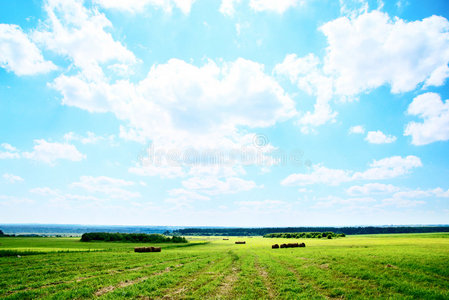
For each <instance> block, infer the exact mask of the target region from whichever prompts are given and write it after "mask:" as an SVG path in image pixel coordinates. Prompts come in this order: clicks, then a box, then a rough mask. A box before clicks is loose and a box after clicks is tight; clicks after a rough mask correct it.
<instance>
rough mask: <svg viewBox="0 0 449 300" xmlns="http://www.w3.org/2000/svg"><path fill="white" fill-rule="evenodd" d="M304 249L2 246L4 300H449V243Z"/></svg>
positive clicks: (20, 242)
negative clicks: (147, 249) (147, 250)
mask: <svg viewBox="0 0 449 300" xmlns="http://www.w3.org/2000/svg"><path fill="white" fill-rule="evenodd" d="M237 240H246V242H247V243H246V244H245V245H236V244H234V242H235V241H237ZM297 241H298V242H305V243H306V247H305V248H288V249H271V244H275V243H277V244H280V243H288V242H293V241H292V239H278V238H273V239H270V238H261V237H252V238H242V237H239V238H232V237H231V238H229V240H226V241H225V240H223V239H222V237H194V238H191V239H190V243H189V244H187V245H186V244H159V245H158V244H152V246H158V247H159V246H160V247H162V252H160V253H134V252H133V247H139V246H148V244H147V245H145V244H140V243H138V244H130V243H117V242H89V243H82V242H79V238H0V298H6V299H34V298H47V299H65V298H80V299H86V298H97V297H98V298H107V299H117V298H118V299H125V298H126V299H129V298H143V299H162V298H166V299H168V298H170V299H173V298H174V299H177V298H183V299H186V298H187V299H195V298H196V299H204V298H208V299H230V298H239V299H279V298H281V299H292V298H293V299H298V298H304V299H326V298H350V299H366V298H393V299H449V234H448V233H431V234H394V235H366V236H348V237H346V238H338V239H332V240H327V239H318V240H317V239H300V240H297ZM295 242H296V240H295ZM29 254H33V255H29ZM17 255H19V256H20V257H18V256H17Z"/></svg>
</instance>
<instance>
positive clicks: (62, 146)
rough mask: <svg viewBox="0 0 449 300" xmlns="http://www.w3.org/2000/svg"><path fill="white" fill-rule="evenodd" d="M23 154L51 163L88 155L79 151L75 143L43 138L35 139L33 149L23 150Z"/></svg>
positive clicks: (81, 158)
mask: <svg viewBox="0 0 449 300" xmlns="http://www.w3.org/2000/svg"><path fill="white" fill-rule="evenodd" d="M22 156H23V157H25V158H28V159H33V160H37V161H41V162H44V163H47V164H50V165H53V164H55V162H56V161H57V160H70V161H81V160H83V159H85V158H86V155H85V154H82V153H81V152H79V151H78V149H77V148H76V147H75V146H74V145H71V144H67V143H58V142H54V143H53V142H47V141H45V140H43V139H40V140H34V147H33V151H32V152H23V153H22Z"/></svg>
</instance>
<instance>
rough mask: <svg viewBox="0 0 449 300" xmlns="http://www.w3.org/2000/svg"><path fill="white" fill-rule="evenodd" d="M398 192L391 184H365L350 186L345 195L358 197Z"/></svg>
mask: <svg viewBox="0 0 449 300" xmlns="http://www.w3.org/2000/svg"><path fill="white" fill-rule="evenodd" d="M398 190H399V188H398V187H396V186H394V185H392V184H383V183H366V184H364V185H354V186H351V187H349V188H348V189H347V190H346V193H348V194H349V195H351V196H359V195H372V194H383V193H393V192H396V191H398Z"/></svg>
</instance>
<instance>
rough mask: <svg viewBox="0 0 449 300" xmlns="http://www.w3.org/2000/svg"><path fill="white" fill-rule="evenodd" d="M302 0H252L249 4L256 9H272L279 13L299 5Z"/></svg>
mask: <svg viewBox="0 0 449 300" xmlns="http://www.w3.org/2000/svg"><path fill="white" fill-rule="evenodd" d="M301 3H302V2H301V1H299V0H277V1H272V0H250V1H249V6H250V7H251V8H252V9H253V10H255V11H272V12H276V13H279V14H282V13H284V12H285V11H286V10H287V9H289V8H292V7H295V6H297V5H298V4H301Z"/></svg>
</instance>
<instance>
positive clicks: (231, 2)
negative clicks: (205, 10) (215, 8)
mask: <svg viewBox="0 0 449 300" xmlns="http://www.w3.org/2000/svg"><path fill="white" fill-rule="evenodd" d="M240 2H241V0H221V4H220V12H221V13H222V14H223V15H226V16H233V15H234V13H235V5H236V4H239V3H240Z"/></svg>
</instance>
